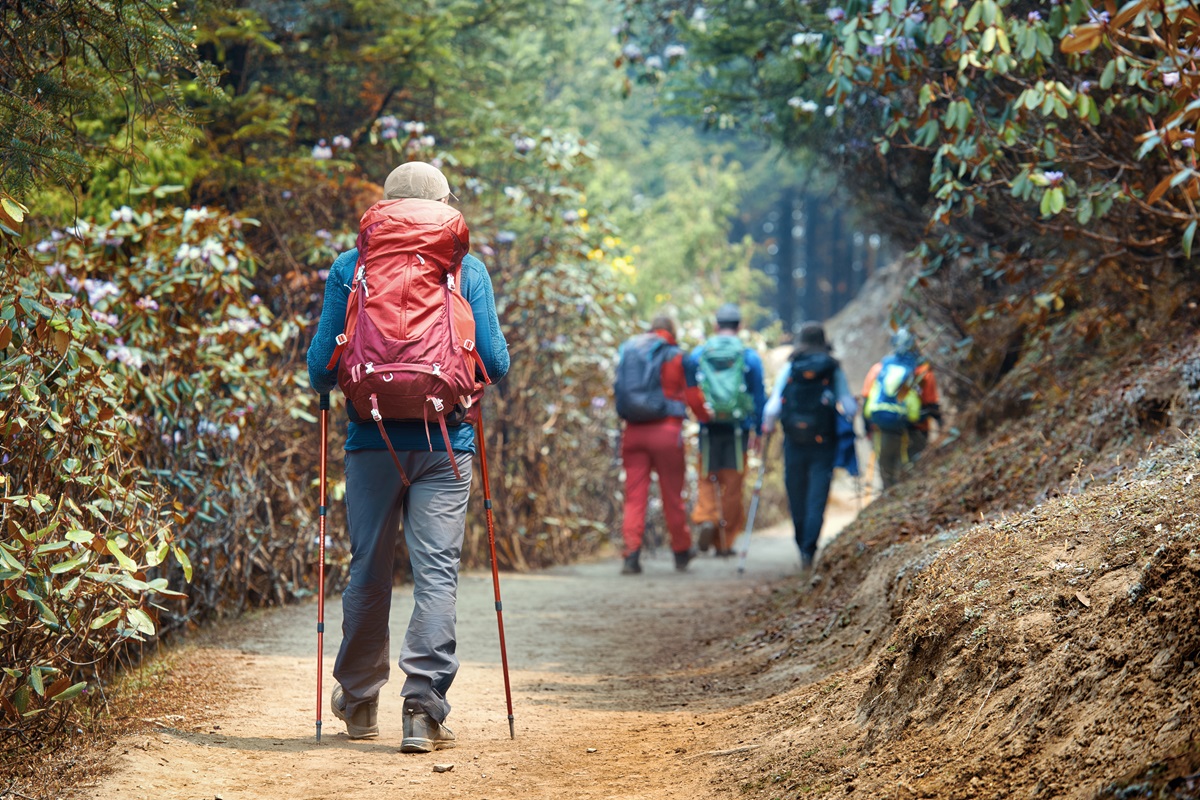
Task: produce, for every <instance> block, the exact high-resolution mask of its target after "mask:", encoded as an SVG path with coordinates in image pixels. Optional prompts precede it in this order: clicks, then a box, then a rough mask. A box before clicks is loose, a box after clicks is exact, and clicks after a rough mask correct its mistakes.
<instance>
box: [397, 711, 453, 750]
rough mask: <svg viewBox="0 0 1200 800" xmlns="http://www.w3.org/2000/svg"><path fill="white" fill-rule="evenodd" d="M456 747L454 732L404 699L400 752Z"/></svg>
mask: <svg viewBox="0 0 1200 800" xmlns="http://www.w3.org/2000/svg"><path fill="white" fill-rule="evenodd" d="M452 747H458V741H457V740H456V739H455V738H454V734H453V733H452V732H451V730H450V729H449V728H447V727H446V726H445V725H442V724H441V723H439V722H436V721H434V719H433V717H431V716H429V714H427V713H426V712H425V711H423V710H422V709H421V707H420V706H419V705H417V704H416V703H415V702H413V701H412V700H405V701H404V739H403V741H401V742H400V752H401V753H432V752H433V751H434V750H449V749H450V748H452Z"/></svg>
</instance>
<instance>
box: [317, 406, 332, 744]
mask: <svg viewBox="0 0 1200 800" xmlns="http://www.w3.org/2000/svg"><path fill="white" fill-rule="evenodd" d="M328 439H329V395H328V394H323V395H321V447H320V453H321V466H320V468H319V469H320V476H321V477H320V480H319V481H318V486H319V488H318V490H317V491H318V493H319V494H320V497H321V501H320V502H321V504H320V506H319V507H318V508H317V741H318V742H320V741H321V705H322V703H321V700H322V690H321V677H322V672H323V669H322V664H321V661H322V659H321V656H322V654H323V652H324V649H325V488H326V487H325V464H326V462H327V461H328V460H329V453H328V450H327V449H326V448H327V447H328V444H327V441H328Z"/></svg>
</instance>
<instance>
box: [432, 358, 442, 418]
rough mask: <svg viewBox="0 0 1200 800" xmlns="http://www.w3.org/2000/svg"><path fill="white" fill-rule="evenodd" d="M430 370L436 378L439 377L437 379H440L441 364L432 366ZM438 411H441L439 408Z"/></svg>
mask: <svg viewBox="0 0 1200 800" xmlns="http://www.w3.org/2000/svg"><path fill="white" fill-rule="evenodd" d="M431 369H432V370H433V374H434V375H435V376H436V377H439V378H440V377H442V365H441V364H434V365H433V366H432V367H431ZM438 411H441V409H440V408H439V409H438Z"/></svg>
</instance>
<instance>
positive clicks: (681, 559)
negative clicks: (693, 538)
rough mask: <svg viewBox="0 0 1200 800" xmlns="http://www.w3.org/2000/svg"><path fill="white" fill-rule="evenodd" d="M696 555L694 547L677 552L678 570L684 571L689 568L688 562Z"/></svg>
mask: <svg viewBox="0 0 1200 800" xmlns="http://www.w3.org/2000/svg"><path fill="white" fill-rule="evenodd" d="M695 557H696V551H695V550H693V549H692V548H690V547H689V548H688V549H687V550H684V551H683V552H682V553H676V554H675V569H676V571H678V572H683V571H685V570H686V569H687V565H688V562H689V561H691V560H692V559H693V558H695Z"/></svg>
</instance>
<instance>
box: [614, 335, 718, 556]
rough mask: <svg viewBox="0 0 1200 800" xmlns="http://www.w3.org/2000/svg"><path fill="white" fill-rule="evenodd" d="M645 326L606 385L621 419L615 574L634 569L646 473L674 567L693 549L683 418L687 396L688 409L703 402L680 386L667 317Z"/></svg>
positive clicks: (678, 354) (679, 356)
mask: <svg viewBox="0 0 1200 800" xmlns="http://www.w3.org/2000/svg"><path fill="white" fill-rule="evenodd" d="M650 327H651V330H650V332H649V333H642V334H638V335H637V336H634V337H633V338H631V339H629V340H628V341H626V342H625V343H624V344H623V345H621V349H620V355H619V357H618V363H617V376H616V381H615V383H614V389H615V393H616V399H617V414H618V415H619V416H620V417H621V419H623V420H625V430H624V433H623V434H622V436H621V461H622V462H623V463H624V466H625V512H624V522H623V525H622V534H623V536H624V539H625V552H624V556H625V563H624V566H623V567H622V568H621V572H622V574H625V575H636V574H637V573H640V572H641V571H642V566H641V562H640V557H641V551H642V534H643V532H644V530H645V527H646V505H647V500H648V499H649V496H650V473H651V472H652V471H653V472H654V473H655V474H657V475H658V487H659V491H660V493H661V495H662V502H663V516H665V517H666V522H667V530H668V531H670V534H671V550H672V552H673V553H674V554H675V569H677V570H679V571H680V572H682V571H683V570H685V569H687V565H688V562H689V561H691V559H692V557H693V555H695V551H694V550H693V549H692V534H691V531H690V530H689V529H688V521H687V511H686V509H685V508H684V505H683V482H684V478H685V476H686V474H687V464H686V462H685V459H684V447H683V421H684V419H685V418H686V417H687V409H688V405H689V402H688V401H690V405H692V406H693V407H703V398H702V397H700V396H699V390H698V389H697V388H696V387H691V388H688V387H686V385H685V380H684V373H683V351H682V350H680V349H679V347H678V346H677V345H676V343H675V323H674V322H672V321H671V319H670V318H669V317H666V316H658V317H655V318H654V320H653V321H652V322H651V323H650ZM688 394H691V395H694V396H692V397H687V395H688Z"/></svg>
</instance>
